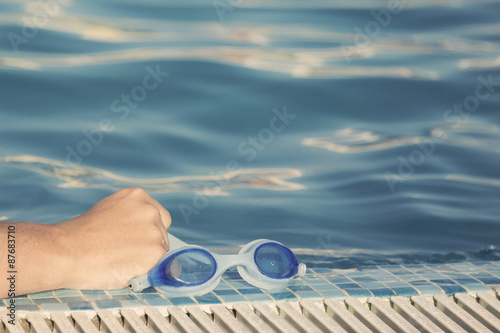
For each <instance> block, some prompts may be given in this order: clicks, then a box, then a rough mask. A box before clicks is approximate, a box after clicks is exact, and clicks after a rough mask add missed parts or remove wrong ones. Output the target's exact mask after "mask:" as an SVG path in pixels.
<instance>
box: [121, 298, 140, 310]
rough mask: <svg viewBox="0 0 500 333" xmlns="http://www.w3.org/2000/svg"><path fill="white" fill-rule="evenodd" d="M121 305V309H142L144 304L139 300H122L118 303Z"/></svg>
mask: <svg viewBox="0 0 500 333" xmlns="http://www.w3.org/2000/svg"><path fill="white" fill-rule="evenodd" d="M120 303H121V305H122V307H123V308H136V307H143V306H144V305H145V304H146V302H143V301H141V300H140V299H131V300H128V299H124V300H121V301H120Z"/></svg>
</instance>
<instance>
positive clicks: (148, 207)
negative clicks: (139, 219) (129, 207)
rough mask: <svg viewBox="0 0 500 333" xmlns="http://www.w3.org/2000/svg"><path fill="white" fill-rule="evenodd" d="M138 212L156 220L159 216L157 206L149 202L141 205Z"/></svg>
mask: <svg viewBox="0 0 500 333" xmlns="http://www.w3.org/2000/svg"><path fill="white" fill-rule="evenodd" d="M140 214H141V215H142V216H144V217H145V218H148V219H154V220H157V219H159V218H161V215H160V210H159V209H158V208H156V207H155V206H154V205H152V204H149V203H148V204H145V205H144V206H143V207H142V209H141V212H140Z"/></svg>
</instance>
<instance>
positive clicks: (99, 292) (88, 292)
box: [80, 290, 106, 295]
mask: <svg viewBox="0 0 500 333" xmlns="http://www.w3.org/2000/svg"><path fill="white" fill-rule="evenodd" d="M80 292H81V293H82V294H84V295H106V292H105V291H104V290H80Z"/></svg>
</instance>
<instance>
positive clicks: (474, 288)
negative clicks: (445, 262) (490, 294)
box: [462, 283, 492, 293]
mask: <svg viewBox="0 0 500 333" xmlns="http://www.w3.org/2000/svg"><path fill="white" fill-rule="evenodd" d="M462 287H464V288H465V289H467V290H468V291H469V292H471V293H478V292H480V291H491V290H492V289H491V288H490V287H488V286H485V285H484V284H479V283H468V284H463V285H462Z"/></svg>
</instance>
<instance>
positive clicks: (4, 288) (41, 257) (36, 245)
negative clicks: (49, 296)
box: [0, 222, 74, 298]
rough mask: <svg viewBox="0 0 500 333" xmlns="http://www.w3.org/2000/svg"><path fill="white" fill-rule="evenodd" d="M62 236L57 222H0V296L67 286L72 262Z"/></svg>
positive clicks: (69, 250)
mask: <svg viewBox="0 0 500 333" xmlns="http://www.w3.org/2000/svg"><path fill="white" fill-rule="evenodd" d="M9 231H10V233H9ZM64 238H65V235H64V234H63V232H62V229H61V228H60V227H59V225H58V224H53V225H50V224H37V223H29V222H0V272H1V275H0V298H4V297H7V296H13V295H14V294H15V295H23V294H26V293H31V292H38V291H44V290H52V289H59V288H65V287H67V285H68V280H69V278H70V273H71V270H70V269H71V267H72V265H74V263H73V261H72V260H71V259H70V257H71V249H68V248H67V245H66V244H65V242H64ZM9 255H10V256H9ZM9 259H10V261H9ZM9 272H11V273H9ZM9 278H10V280H9ZM12 284H13V285H14V287H15V288H14V289H15V291H14V290H13V288H12Z"/></svg>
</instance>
